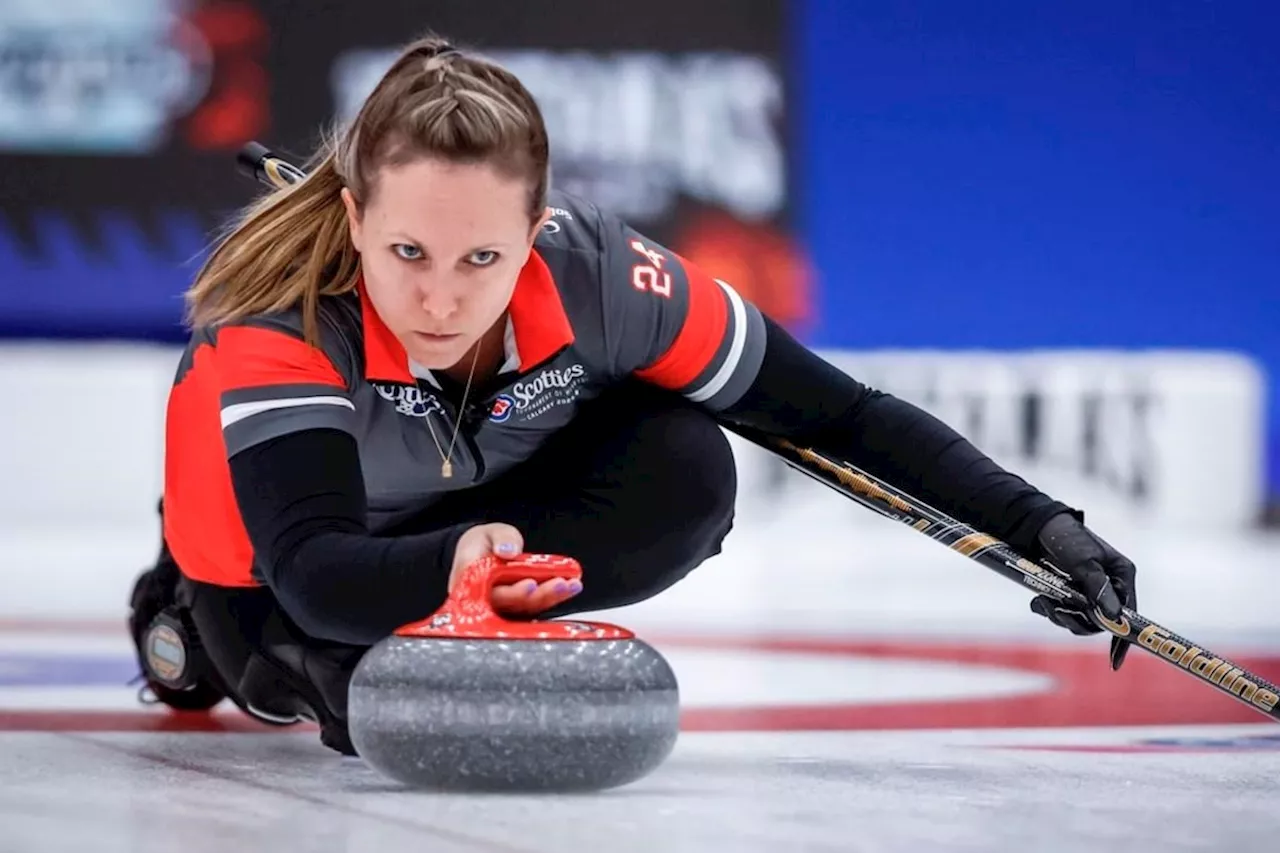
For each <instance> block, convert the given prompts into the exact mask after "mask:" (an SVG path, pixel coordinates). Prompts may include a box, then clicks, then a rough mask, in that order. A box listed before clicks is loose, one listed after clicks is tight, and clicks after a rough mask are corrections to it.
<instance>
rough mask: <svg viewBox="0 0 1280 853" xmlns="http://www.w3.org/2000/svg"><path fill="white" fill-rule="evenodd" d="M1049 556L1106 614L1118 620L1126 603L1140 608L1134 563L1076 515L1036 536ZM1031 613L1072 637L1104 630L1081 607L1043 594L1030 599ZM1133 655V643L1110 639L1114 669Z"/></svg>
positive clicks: (1059, 520)
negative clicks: (1065, 630) (1121, 608)
mask: <svg viewBox="0 0 1280 853" xmlns="http://www.w3.org/2000/svg"><path fill="white" fill-rule="evenodd" d="M1037 540H1038V541H1039V543H1040V547H1041V548H1042V549H1043V550H1044V555H1045V557H1046V558H1047V559H1048V560H1049V562H1051V563H1053V564H1054V565H1055V566H1057V567H1058V568H1059V569H1061V570H1062V571H1064V572H1066V573H1067V575H1068V577H1070V579H1071V581H1072V586H1074V587H1075V589H1076V590H1077V591H1079V592H1082V593H1084V595H1085V597H1086V598H1088V599H1089V600H1090V601H1091V602H1093V604H1094V605H1095V606H1096V607H1097V608H1098V610H1099V611H1101V613H1102V615H1103V616H1105V617H1106V618H1108V619H1110V620H1112V621H1113V622H1118V621H1119V620H1120V616H1121V613H1120V607H1121V605H1123V606H1125V607H1128V608H1129V609H1131V610H1136V609H1137V607H1138V591H1137V588H1136V586H1135V579H1134V576H1135V575H1136V574H1137V568H1136V567H1135V566H1134V565H1133V562H1132V561H1131V560H1130V559H1129V558H1128V557H1126V556H1124V555H1123V554H1121V553H1120V552H1119V551H1117V550H1116V549H1115V548H1112V547H1111V546H1110V545H1108V544H1107V543H1106V542H1104V541H1103V540H1102V539H1100V538H1099V537H1098V536H1096V535H1095V534H1094V533H1093V532H1092V531H1091V530H1089V528H1087V527H1085V526H1084V524H1082V523H1081V522H1080V520H1079V519H1077V518H1076V517H1075V516H1074V515H1072V514H1071V513H1068V512H1064V513H1059V514H1058V515H1055V516H1054V517H1053V518H1050V519H1049V520H1048V521H1047V522H1045V525H1044V526H1043V527H1041V528H1040V532H1039V533H1038V534H1037ZM1031 609H1032V611H1034V612H1035V613H1038V614H1040V615H1041V616H1043V617H1045V618H1046V619H1048V620H1049V621H1050V622H1052V623H1053V624H1055V625H1058V626H1059V627H1062V628H1066V629H1067V630H1068V631H1070V632H1071V633H1073V634H1079V635H1081V636H1086V635H1089V634H1099V633H1101V632H1102V628H1100V627H1099V626H1098V625H1097V623H1095V622H1094V620H1093V618H1092V617H1091V616H1090V615H1089V614H1088V613H1086V612H1084V611H1083V610H1082V609H1080V608H1078V607H1074V606H1071V605H1069V604H1064V603H1062V602H1059V601H1056V600H1055V599H1053V598H1051V597H1049V596H1045V595H1041V596H1036V597H1035V598H1034V599H1032V600H1031ZM1128 651H1129V641H1127V640H1121V639H1120V638H1119V637H1112V638H1111V668H1112V669H1113V670H1117V669H1119V668H1120V665H1121V664H1122V663H1124V658H1125V655H1126V654H1127V653H1128Z"/></svg>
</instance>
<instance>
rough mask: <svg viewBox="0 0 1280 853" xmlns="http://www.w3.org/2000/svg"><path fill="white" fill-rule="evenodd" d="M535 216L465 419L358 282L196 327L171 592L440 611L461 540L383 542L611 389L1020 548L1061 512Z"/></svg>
mask: <svg viewBox="0 0 1280 853" xmlns="http://www.w3.org/2000/svg"><path fill="white" fill-rule="evenodd" d="M551 204H552V207H553V209H554V211H555V216H554V218H553V219H552V220H551V222H550V223H549V224H548V227H547V228H546V229H545V231H544V232H543V233H542V234H541V235H540V236H539V237H538V239H537V240H536V241H535V244H534V247H533V251H532V252H531V253H530V255H529V256H528V258H527V259H524V260H523V261H522V266H521V267H520V269H519V270H516V271H513V272H512V274H513V275H517V276H518V277H517V280H516V283H515V288H514V291H513V295H512V297H511V299H510V301H509V304H508V306H507V311H506V314H505V318H504V321H503V322H504V323H505V328H504V332H505V334H504V346H503V352H504V355H505V358H506V361H505V363H504V364H502V365H501V366H500V368H499V370H498V372H497V373H496V375H494V376H491V377H488V378H487V379H486V378H481V379H480V380H479V381H478V382H477V383H476V385H475V387H473V388H472V389H471V392H470V393H469V394H468V395H467V398H466V401H465V404H463V403H462V401H460V400H459V395H457V394H456V393H452V392H451V391H449V390H446V388H447V386H448V385H449V383H448V382H447V381H446V380H445V379H444V377H441V376H437V375H435V374H434V372H433V371H430V370H425V369H423V368H421V366H419V365H416V364H414V363H413V362H412V361H411V360H410V359H409V357H408V354H407V353H406V351H405V349H404V347H403V346H402V344H401V342H400V341H399V339H397V337H396V336H395V335H393V334H392V333H391V331H390V329H389V328H388V326H387V325H386V324H385V323H384V322H383V321H382V318H381V317H380V316H379V314H378V312H377V310H376V309H375V308H374V306H373V303H372V302H371V300H370V299H369V298H368V292H367V290H366V288H365V287H364V285H363V283H361V284H360V285H359V286H357V288H356V289H355V291H354V292H351V293H347V294H341V295H326V296H323V297H321V298H320V300H319V303H318V306H317V307H316V309H315V310H316V312H317V313H316V320H317V321H318V322H317V325H318V328H319V336H318V338H316V339H312V338H311V337H308V335H307V334H306V333H305V332H306V329H307V328H308V327H309V325H310V324H308V323H307V322H306V321H305V318H304V315H303V311H304V309H303V308H302V307H301V306H299V307H295V308H291V309H288V310H285V311H281V312H277V313H274V314H270V315H261V316H254V317H250V318H247V319H244V320H239V321H236V322H231V323H226V324H222V325H219V326H217V327H215V328H202V329H199V330H197V331H196V333H195V334H194V335H193V337H192V340H191V342H190V344H189V346H188V348H187V351H186V352H185V354H184V357H183V359H182V362H181V364H180V366H179V370H178V373H177V376H176V377H175V382H174V387H173V390H172V393H171V396H170V401H169V407H168V412H167V425H166V428H167V444H166V452H165V488H164V504H165V517H164V522H165V539H166V542H167V544H168V545H169V547H170V550H171V551H172V553H173V555H174V557H175V559H176V560H177V562H178V564H179V565H180V566H181V567H182V569H183V571H184V572H185V573H186V574H187V575H188V576H190V577H192V578H193V579H195V580H197V581H204V582H208V583H215V584H220V585H224V586H248V585H254V584H261V583H266V584H267V585H269V586H270V587H271V588H272V589H273V590H274V592H275V593H276V595H277V596H278V597H279V599H280V601H281V602H282V604H283V605H284V606H285V607H286V608H287V609H288V610H289V612H290V613H291V614H292V615H293V617H294V618H295V620H296V621H297V622H298V623H299V624H300V626H301V627H303V629H304V630H307V631H308V632H310V633H312V634H315V635H316V636H319V637H328V638H331V639H342V640H348V641H352V642H360V641H365V642H367V641H371V640H372V639H376V637H377V636H378V634H379V632H384V631H385V630H386V627H387V626H388V625H391V624H395V623H396V622H397V620H399V621H400V622H401V623H403V622H407V621H411V620H412V619H416V618H420V617H421V616H422V615H423V614H424V613H427V612H430V611H431V610H432V609H433V608H434V606H435V605H437V604H438V603H439V602H438V601H437V600H435V599H436V598H438V596H439V589H440V578H441V577H447V574H448V570H449V566H450V563H451V561H452V557H453V551H454V547H455V545H456V542H457V539H458V537H459V536H460V535H461V532H462V530H461V529H460V528H458V527H453V528H448V529H441V530H435V531H429V532H423V533H417V534H412V535H405V536H389V535H386V534H387V532H388V531H390V530H393V529H395V528H396V527H397V525H400V524H401V523H402V522H404V521H405V520H406V519H410V518H414V517H418V516H419V515H420V513H421V512H422V511H423V510H424V509H425V508H427V507H429V506H432V505H434V504H435V503H437V502H440V501H448V500H450V492H452V491H455V490H458V489H465V488H470V487H472V486H477V485H482V484H485V483H488V482H492V481H493V480H494V479H496V478H497V477H498V476H500V475H501V474H502V473H504V472H506V471H510V470H512V469H513V468H514V467H516V466H518V465H520V464H522V463H523V462H525V461H526V460H528V459H529V458H530V457H531V456H533V455H534V454H535V453H536V452H537V448H538V447H539V446H540V445H541V443H542V442H544V441H545V440H546V439H547V438H548V437H549V436H551V435H552V434H554V433H556V432H558V431H559V430H561V429H563V428H564V426H565V425H566V424H568V423H569V422H570V420H571V419H572V418H573V416H574V413H575V412H576V411H577V410H578V408H579V407H580V406H581V405H583V404H584V403H586V402H588V401H590V400H592V399H594V398H597V397H599V396H600V395H601V394H603V393H604V392H605V391H606V390H607V389H610V388H616V387H619V386H620V385H622V383H625V382H630V381H639V382H643V383H647V384H649V385H652V386H655V387H657V388H661V389H665V390H666V391H667V392H670V394H671V395H672V399H673V400H674V399H676V398H682V399H683V400H684V402H685V403H686V404H689V405H693V406H696V407H697V408H699V409H700V410H702V411H703V412H705V413H706V414H707V416H708V417H712V418H716V419H718V420H719V421H720V422H721V423H726V424H730V423H734V424H739V425H745V426H748V427H750V428H751V429H754V430H758V431H761V432H764V433H768V434H771V435H777V436H783V437H786V438H789V439H791V440H792V441H794V442H795V443H797V444H802V445H809V446H813V447H814V448H816V449H818V450H820V451H823V452H825V453H827V454H830V455H832V456H835V457H839V458H843V459H846V460H848V461H849V462H851V463H853V464H855V465H857V466H858V467H860V468H863V469H865V470H867V471H869V472H871V473H873V474H875V475H877V476H879V477H881V478H883V479H885V480H887V481H888V482H891V483H893V484H894V485H896V486H898V487H899V488H901V489H904V490H905V491H907V492H909V493H911V494H914V495H916V496H917V497H919V498H920V499H922V500H925V501H927V502H928V503H930V504H933V505H935V506H936V507H938V508H939V509H941V510H943V511H945V512H947V513H949V514H951V515H953V516H955V517H957V518H959V519H961V520H963V521H967V522H970V523H972V524H973V525H974V526H976V527H978V528H980V529H983V530H985V531H987V532H990V533H991V534H993V535H996V536H1000V537H1002V538H1004V539H1006V540H1008V541H1010V542H1011V543H1013V544H1015V545H1018V546H1020V547H1024V548H1027V549H1029V550H1031V549H1033V547H1034V534H1035V531H1036V530H1037V529H1038V527H1039V526H1040V525H1041V524H1042V523H1043V522H1044V520H1045V519H1046V518H1047V517H1049V516H1050V515H1053V514H1055V513H1057V512H1059V511H1061V510H1062V509H1065V507H1063V506H1062V505H1061V504H1059V503H1057V502H1055V501H1053V500H1051V499H1050V498H1048V497H1047V496H1045V495H1043V494H1041V493H1040V492H1038V491H1037V490H1036V489H1034V488H1032V487H1031V486H1030V485H1028V484H1027V483H1026V482H1024V481H1023V480H1022V479H1020V478H1019V477H1017V476H1016V475H1014V474H1012V473H1009V472H1006V471H1003V470H1001V469H1000V468H999V467H998V466H996V465H995V464H994V463H993V462H992V461H991V460H990V459H988V458H987V457H985V456H984V455H983V454H981V453H979V452H978V450H977V449H976V448H974V447H973V445H972V444H970V443H969V442H967V441H965V440H964V439H963V438H961V437H960V436H959V435H958V434H957V433H956V432H955V431H954V430H952V429H950V428H949V427H947V426H946V425H944V424H942V423H940V422H939V421H938V420H937V419H936V418H933V417H931V416H930V415H928V414H926V413H925V412H923V411H922V410H920V409H918V408H916V407H914V406H912V405H909V404H908V403H906V402H904V401H902V400H899V399H896V398H894V397H892V396H890V395H887V394H884V393H881V392H879V391H877V390H873V389H870V388H867V387H866V386H865V385H863V384H862V383H860V382H858V381H857V379H856V378H854V377H849V376H846V375H844V374H843V373H841V372H840V371H838V370H836V369H835V368H834V367H832V366H831V365H829V364H828V363H827V362H825V361H824V360H822V359H820V358H818V357H817V356H816V355H814V354H813V353H811V352H809V351H808V350H807V349H805V348H804V347H802V346H801V345H800V344H799V343H798V342H797V341H795V340H794V339H793V338H792V336H791V335H789V334H787V333H786V331H784V330H783V329H782V328H780V327H779V326H777V325H775V324H773V323H771V322H770V321H769V320H768V319H767V318H766V317H765V316H763V314H762V313H761V312H760V311H759V310H758V309H757V308H756V307H755V306H754V305H752V304H751V302H750V301H749V300H747V299H744V298H742V296H741V295H739V294H738V293H737V292H736V291H735V290H734V289H733V287H732V286H731V285H730V284H728V283H726V282H722V281H719V280H716V279H713V278H712V277H710V276H709V275H707V274H706V273H705V272H703V271H702V270H700V269H698V268H697V266H696V265H694V264H691V263H689V262H688V261H687V260H685V259H684V258H681V257H680V256H679V255H678V254H676V253H675V252H673V251H671V250H670V249H667V248H665V247H663V246H660V245H658V244H657V243H655V242H654V241H652V240H649V239H648V238H647V237H645V236H644V235H643V234H640V233H638V232H636V231H634V230H633V229H631V228H629V227H627V226H626V225H625V224H623V223H621V222H620V221H619V220H617V219H615V218H612V217H610V216H607V215H606V214H604V213H602V212H601V211H599V210H597V209H596V208H595V207H594V206H592V205H590V204H588V203H587V202H584V201H582V200H581V199H576V198H573V197H571V196H568V195H565V194H559V193H558V194H555V195H554V196H553V197H552V199H551ZM410 319H413V318H410ZM418 321H421V318H418ZM455 427H457V428H458V441H457V444H456V446H455V447H454V451H453V453H452V454H451V456H450V459H451V464H452V467H453V476H452V477H447V478H446V477H443V476H442V471H441V454H442V450H444V449H446V448H448V447H449V446H450V445H451V444H452V436H453V432H454V429H455Z"/></svg>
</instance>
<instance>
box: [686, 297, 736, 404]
mask: <svg viewBox="0 0 1280 853" xmlns="http://www.w3.org/2000/svg"><path fill="white" fill-rule="evenodd" d="M716 284H718V285H720V287H721V288H723V289H724V292H725V294H727V295H728V297H729V303H730V305H731V306H732V307H733V342H732V343H730V344H729V352H728V354H727V355H726V356H725V357H724V363H723V364H721V365H720V369H719V370H717V371H716V372H715V375H714V376H712V377H711V378H710V379H708V380H707V384H705V385H703V386H702V387H701V388H698V389H696V390H694V391H690V392H689V393H688V394H686V395H685V396H686V397H688V398H689V399H690V400H692V401H693V402H695V403H701V402H704V401H706V400H710V399H711V398H712V397H714V396H715V395H716V394H718V393H720V390H721V389H722V388H724V386H725V385H727V384H728V382H729V380H730V379H731V378H733V372H734V371H735V370H737V369H738V362H740V361H741V360H742V351H743V350H744V349H746V346H747V308H746V306H745V305H743V304H742V297H741V296H739V295H738V292H737V291H736V290H734V289H733V288H732V287H730V286H729V285H728V284H726V283H724V282H723V281H721V280H720V279H716Z"/></svg>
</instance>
